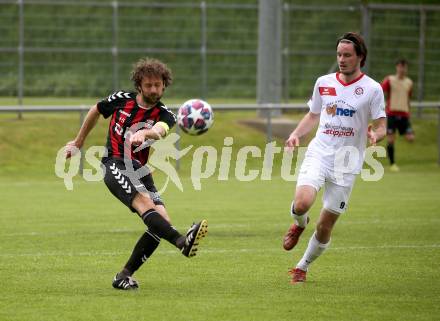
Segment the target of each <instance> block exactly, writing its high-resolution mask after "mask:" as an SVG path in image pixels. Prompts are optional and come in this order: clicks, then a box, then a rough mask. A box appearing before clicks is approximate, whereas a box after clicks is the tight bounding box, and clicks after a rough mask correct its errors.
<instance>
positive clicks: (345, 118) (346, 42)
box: [283, 32, 386, 283]
mask: <svg viewBox="0 0 440 321" xmlns="http://www.w3.org/2000/svg"><path fill="white" fill-rule="evenodd" d="M336 59H337V62H338V66H339V72H336V73H332V74H329V75H324V76H322V77H319V78H318V80H317V81H316V83H315V87H314V90H313V95H312V98H311V99H310V101H309V102H308V106H309V108H310V111H309V112H308V113H307V114H306V115H305V116H304V118H303V119H302V120H301V121H300V123H299V124H298V126H297V127H296V128H295V130H294V131H293V132H292V133H291V134H290V136H289V138H288V139H287V140H286V147H287V148H288V149H293V148H295V147H296V146H299V143H300V139H301V138H302V137H304V136H305V135H306V134H307V133H309V132H310V131H311V130H312V129H313V128H315V126H316V125H318V129H317V131H316V135H315V138H313V140H312V141H311V142H310V144H309V146H308V148H307V152H306V155H305V159H304V161H303V163H302V165H301V169H300V173H299V176H298V181H297V187H296V191H295V199H294V202H292V205H291V209H290V214H291V216H292V217H293V219H294V223H293V224H292V225H291V226H290V228H289V230H288V231H287V233H286V235H285V236H284V240H283V247H284V249H285V250H291V249H293V248H294V247H295V245H296V244H297V242H298V240H299V237H300V235H301V233H302V232H303V231H304V229H305V228H306V226H307V224H308V222H309V217H308V211H309V209H310V208H311V207H312V205H313V203H314V202H315V200H316V196H317V193H318V191H319V190H320V189H321V188H322V187H323V188H324V193H323V207H322V209H321V214H320V217H319V220H318V222H317V224H316V229H315V232H314V233H313V235H312V237H311V238H310V241H309V244H308V246H307V249H306V251H305V253H304V255H303V257H302V258H301V260H300V261H299V262H298V264H297V265H296V266H295V267H294V268H292V269H291V270H290V271H289V272H290V274H291V276H292V280H291V282H292V283H301V282H304V281H305V280H306V273H307V271H308V268H309V265H310V264H311V263H312V262H313V261H314V260H316V258H318V257H319V256H320V255H321V254H322V253H323V252H324V251H325V249H327V248H328V246H329V244H330V236H331V233H332V230H333V228H334V225H335V224H336V221H337V220H338V218H339V216H340V215H342V214H343V213H344V212H345V210H346V209H347V204H348V201H349V198H350V193H351V190H352V188H353V184H354V181H355V178H356V175H357V174H359V172H360V170H361V168H362V164H363V162H364V154H365V147H366V144H367V142H369V143H370V144H372V145H375V144H376V143H377V142H378V141H380V140H381V139H383V138H384V136H385V133H386V117H385V102H384V96H383V92H382V88H381V87H380V84H379V83H377V82H376V81H374V80H373V79H371V78H370V77H368V76H367V75H365V74H364V73H362V71H361V67H363V66H364V64H365V61H366V59H367V48H366V46H365V42H364V40H363V39H362V37H361V36H360V35H358V34H356V33H354V32H348V33H346V34H344V35H343V36H342V37H340V38H339V39H338V40H337V42H336ZM370 119H372V124H370V125H369V124H368V123H369V120H370ZM347 152H348V155H347ZM347 159H348V164H349V166H346V165H345V164H346V160H347Z"/></svg>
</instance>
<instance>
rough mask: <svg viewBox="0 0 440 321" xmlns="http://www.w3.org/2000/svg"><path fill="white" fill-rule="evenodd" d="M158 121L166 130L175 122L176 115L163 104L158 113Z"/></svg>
mask: <svg viewBox="0 0 440 321" xmlns="http://www.w3.org/2000/svg"><path fill="white" fill-rule="evenodd" d="M158 123H163V125H164V128H165V130H166V131H167V132H168V130H170V129H171V128H173V126H174V125H175V124H176V115H174V113H173V112H172V111H171V110H169V109H168V108H167V107H166V106H163V107H162V110H161V112H160V114H159V121H158Z"/></svg>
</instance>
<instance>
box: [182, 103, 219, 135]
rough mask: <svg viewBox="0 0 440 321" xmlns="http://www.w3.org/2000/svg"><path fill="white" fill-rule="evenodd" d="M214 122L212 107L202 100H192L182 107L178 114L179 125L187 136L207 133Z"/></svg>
mask: <svg viewBox="0 0 440 321" xmlns="http://www.w3.org/2000/svg"><path fill="white" fill-rule="evenodd" d="M213 122H214V113H213V111H212V108H211V106H210V105H209V104H208V103H207V102H206V101H203V100H201V99H190V100H188V101H186V102H184V103H183V105H182V106H180V108H179V111H178V112H177V124H178V125H179V127H180V128H181V129H182V130H183V131H184V132H185V133H187V134H190V135H201V134H203V133H206V132H207V131H208V129H209V128H210V127H211V126H212V123H213Z"/></svg>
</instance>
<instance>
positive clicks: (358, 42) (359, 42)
mask: <svg viewBox="0 0 440 321" xmlns="http://www.w3.org/2000/svg"><path fill="white" fill-rule="evenodd" d="M340 42H342V43H352V44H353V47H354V50H355V51H356V55H358V56H362V57H363V58H362V60H361V67H363V66H364V65H365V61H366V60H367V52H368V51H367V46H366V45H365V41H364V38H362V36H361V35H360V34H358V33H356V32H347V33H344V34H343V35H342V36H341V37H339V38H338V40H337V42H336V48H338V45H339V43H340Z"/></svg>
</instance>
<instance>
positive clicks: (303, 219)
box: [290, 202, 308, 228]
mask: <svg viewBox="0 0 440 321" xmlns="http://www.w3.org/2000/svg"><path fill="white" fill-rule="evenodd" d="M293 207H294V204H293V202H292V204H291V205H290V215H292V217H293V219H294V220H295V224H296V225H298V226H299V227H302V228H305V227H306V225H307V217H308V214H307V213H305V214H303V215H297V214H295V211H294V209H293Z"/></svg>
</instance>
